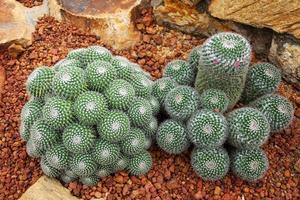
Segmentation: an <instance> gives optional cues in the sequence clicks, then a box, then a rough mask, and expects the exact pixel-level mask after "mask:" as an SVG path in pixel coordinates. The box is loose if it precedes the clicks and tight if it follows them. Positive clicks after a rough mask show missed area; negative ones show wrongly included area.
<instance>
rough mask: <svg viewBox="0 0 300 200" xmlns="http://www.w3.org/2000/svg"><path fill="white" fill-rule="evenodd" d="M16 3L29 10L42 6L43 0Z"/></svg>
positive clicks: (20, 0)
mask: <svg viewBox="0 0 300 200" xmlns="http://www.w3.org/2000/svg"><path fill="white" fill-rule="evenodd" d="M17 1H18V2H20V3H22V4H23V5H24V6H26V7H29V8H32V7H34V6H39V5H42V3H43V0H17Z"/></svg>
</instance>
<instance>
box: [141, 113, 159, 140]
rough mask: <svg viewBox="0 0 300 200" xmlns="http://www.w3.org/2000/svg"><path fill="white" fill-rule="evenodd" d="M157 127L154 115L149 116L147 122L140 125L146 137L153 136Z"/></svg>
mask: <svg viewBox="0 0 300 200" xmlns="http://www.w3.org/2000/svg"><path fill="white" fill-rule="evenodd" d="M157 128H158V121H157V119H156V118H155V117H153V116H152V117H151V118H150V121H149V123H147V124H145V125H144V126H143V127H142V130H143V131H144V133H145V135H146V137H148V138H154V137H155V134H156V131H157Z"/></svg>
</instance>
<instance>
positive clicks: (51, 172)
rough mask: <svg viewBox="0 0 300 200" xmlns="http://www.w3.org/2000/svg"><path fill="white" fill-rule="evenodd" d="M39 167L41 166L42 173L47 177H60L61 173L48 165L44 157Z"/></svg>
mask: <svg viewBox="0 0 300 200" xmlns="http://www.w3.org/2000/svg"><path fill="white" fill-rule="evenodd" d="M40 166H41V169H42V171H43V173H44V174H46V175H47V176H49V177H52V178H55V177H58V176H60V174H61V171H60V170H59V169H56V168H54V167H52V166H51V165H50V164H49V163H48V161H47V159H46V157H42V158H41V162H40Z"/></svg>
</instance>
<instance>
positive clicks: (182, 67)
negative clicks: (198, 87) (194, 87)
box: [163, 60, 195, 85]
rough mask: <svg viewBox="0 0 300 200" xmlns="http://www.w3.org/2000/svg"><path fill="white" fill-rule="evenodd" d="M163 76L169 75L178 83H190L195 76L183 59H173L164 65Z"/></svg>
mask: <svg viewBox="0 0 300 200" xmlns="http://www.w3.org/2000/svg"><path fill="white" fill-rule="evenodd" d="M163 77H170V78H171V79H173V80H175V81H176V82H177V83H178V84H179V85H191V84H192V83H193V81H194V78H195V70H194V69H193V67H192V66H191V65H189V63H188V62H186V61H184V60H173V61H171V62H169V63H168V64H167V65H166V67H165V69H164V73H163Z"/></svg>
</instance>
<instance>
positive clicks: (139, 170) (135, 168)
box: [127, 151, 152, 176]
mask: <svg viewBox="0 0 300 200" xmlns="http://www.w3.org/2000/svg"><path fill="white" fill-rule="evenodd" d="M151 167H152V157H151V154H150V153H149V152H147V151H144V152H142V153H140V154H138V155H135V156H133V157H131V158H130V159H129V161H128V166H127V169H128V171H129V173H130V174H132V175H134V176H140V175H143V174H146V173H147V172H148V171H149V170H150V168H151Z"/></svg>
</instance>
